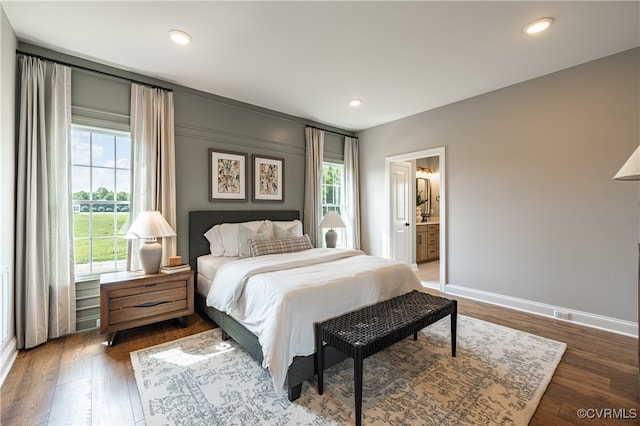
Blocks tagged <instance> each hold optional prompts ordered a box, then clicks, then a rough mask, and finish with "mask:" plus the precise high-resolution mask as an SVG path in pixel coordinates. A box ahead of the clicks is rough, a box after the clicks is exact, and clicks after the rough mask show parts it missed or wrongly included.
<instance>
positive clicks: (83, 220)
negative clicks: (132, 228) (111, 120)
mask: <svg viewBox="0 0 640 426" xmlns="http://www.w3.org/2000/svg"><path fill="white" fill-rule="evenodd" d="M71 163H72V173H71V182H72V184H71V185H72V191H71V192H72V199H73V201H72V202H73V242H74V257H75V271H76V277H77V278H82V277H90V276H95V275H97V274H101V273H104V272H113V271H120V270H125V269H126V262H127V241H126V240H125V239H124V231H125V230H126V227H127V226H128V221H129V200H130V199H131V136H130V134H129V133H128V132H122V131H117V130H111V129H105V128H97V127H87V126H79V125H73V126H72V129H71Z"/></svg>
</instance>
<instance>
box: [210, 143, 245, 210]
mask: <svg viewBox="0 0 640 426" xmlns="http://www.w3.org/2000/svg"><path fill="white" fill-rule="evenodd" d="M247 158H248V156H247V154H243V153H240V152H229V151H218V150H215V149H209V201H220V200H226V201H232V200H236V201H238V200H239V201H246V200H247V176H248V170H247Z"/></svg>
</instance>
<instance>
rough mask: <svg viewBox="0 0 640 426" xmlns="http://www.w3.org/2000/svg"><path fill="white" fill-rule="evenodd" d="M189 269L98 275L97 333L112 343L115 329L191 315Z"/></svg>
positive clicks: (191, 280) (191, 279)
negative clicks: (152, 272)
mask: <svg viewBox="0 0 640 426" xmlns="http://www.w3.org/2000/svg"><path fill="white" fill-rule="evenodd" d="M193 297H194V293H193V271H184V272H177V273H174V274H162V273H160V274H145V273H143V272H114V273H110V274H102V275H100V332H101V333H110V334H109V345H110V346H113V345H114V344H115V341H116V339H117V336H118V332H119V331H121V330H126V329H128V328H133V327H139V326H141V325H147V324H151V323H154V322H158V321H164V320H168V319H172V318H178V319H179V320H180V323H181V324H182V325H183V326H185V322H184V318H182V317H184V316H186V315H191V314H193V312H194V310H193Z"/></svg>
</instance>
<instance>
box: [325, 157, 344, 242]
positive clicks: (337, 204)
mask: <svg viewBox="0 0 640 426" xmlns="http://www.w3.org/2000/svg"><path fill="white" fill-rule="evenodd" d="M343 176H344V165H343V164H339V163H332V162H328V161H323V162H322V202H321V208H322V217H324V215H325V214H327V212H328V211H331V210H334V211H336V212H338V214H339V215H341V216H342V212H343V211H344V204H343V200H342V180H343ZM343 219H344V218H343ZM335 231H336V232H337V233H338V246H344V243H345V241H347V234H346V231H345V228H339V229H335ZM322 235H324V231H323V233H322Z"/></svg>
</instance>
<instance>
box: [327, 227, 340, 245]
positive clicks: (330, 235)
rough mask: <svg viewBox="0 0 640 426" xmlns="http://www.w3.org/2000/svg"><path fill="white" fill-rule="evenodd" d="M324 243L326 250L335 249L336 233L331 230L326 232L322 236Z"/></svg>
mask: <svg viewBox="0 0 640 426" xmlns="http://www.w3.org/2000/svg"><path fill="white" fill-rule="evenodd" d="M324 242H325V244H326V245H327V247H328V248H336V243H337V242H338V233H337V232H336V231H334V230H333V229H330V230H328V231H327V233H326V234H324Z"/></svg>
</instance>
